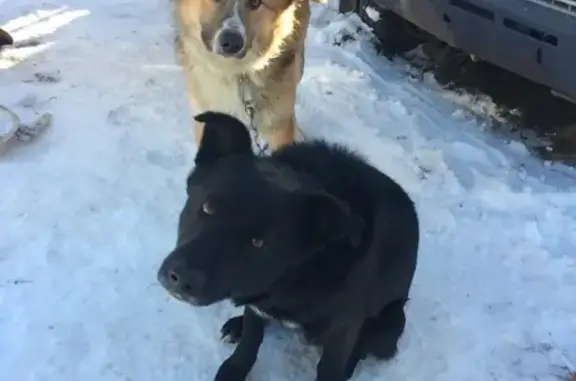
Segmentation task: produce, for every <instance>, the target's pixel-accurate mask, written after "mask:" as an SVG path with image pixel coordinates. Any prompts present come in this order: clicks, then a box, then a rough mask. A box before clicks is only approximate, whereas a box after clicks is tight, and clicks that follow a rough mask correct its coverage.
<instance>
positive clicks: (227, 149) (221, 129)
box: [194, 111, 254, 164]
mask: <svg viewBox="0 0 576 381" xmlns="http://www.w3.org/2000/svg"><path fill="white" fill-rule="evenodd" d="M194 119H195V120H196V121H198V122H201V123H204V133H203V134H202V140H201V141H200V145H199V147H198V153H197V154H196V160H195V162H196V164H205V163H210V162H214V161H216V160H218V159H220V158H222V157H225V156H230V155H253V154H254V153H253V151H252V139H251V137H250V133H249V132H248V129H247V128H246V126H245V125H244V124H243V123H242V122H241V121H240V120H238V119H237V118H235V117H233V116H232V115H230V114H225V113H220V112H213V111H208V112H204V113H201V114H198V115H196V117H195V118H194Z"/></svg>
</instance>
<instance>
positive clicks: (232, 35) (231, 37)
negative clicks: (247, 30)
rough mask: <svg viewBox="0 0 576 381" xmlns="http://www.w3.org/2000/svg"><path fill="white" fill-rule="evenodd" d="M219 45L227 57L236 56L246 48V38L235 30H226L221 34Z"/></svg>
mask: <svg viewBox="0 0 576 381" xmlns="http://www.w3.org/2000/svg"><path fill="white" fill-rule="evenodd" d="M218 43H219V44H220V48H221V49H222V52H223V53H224V54H225V55H227V56H235V55H236V54H238V53H240V51H241V50H242V48H244V37H243V36H242V34H241V33H240V32H239V31H237V30H235V29H225V30H223V31H222V33H220V37H219V38H218Z"/></svg>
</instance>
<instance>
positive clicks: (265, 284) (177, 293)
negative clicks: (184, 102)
mask: <svg viewBox="0 0 576 381" xmlns="http://www.w3.org/2000/svg"><path fill="white" fill-rule="evenodd" d="M196 120H197V121H200V122H203V123H205V132H204V136H203V138H202V141H201V144H200V147H199V150H198V153H197V156H196V167H195V169H194V170H193V171H192V173H191V174H190V177H189V178H188V183H187V186H188V200H187V202H186V205H185V207H184V210H183V211H182V213H181V215H180V222H179V230H178V242H177V247H176V249H175V250H174V251H173V252H172V253H171V254H170V255H168V257H167V258H166V259H165V260H164V262H163V264H162V266H161V268H160V270H159V273H158V278H159V280H160V282H161V283H162V284H163V286H164V287H165V288H166V289H167V290H168V291H169V292H170V293H171V294H172V295H173V296H174V297H176V298H178V299H180V300H183V301H186V302H188V303H190V304H192V305H195V306H206V305H209V304H212V303H216V302H219V301H222V300H225V299H228V300H231V301H232V302H233V303H234V304H235V305H237V306H244V314H243V316H237V317H234V318H232V319H230V320H229V321H228V322H226V323H225V324H224V326H223V327H222V334H223V337H228V338H229V339H230V340H231V341H233V342H238V345H237V347H236V349H235V350H234V353H233V354H232V355H231V356H230V357H229V358H228V359H227V360H226V361H225V362H224V363H223V364H222V365H221V366H220V368H219V370H218V372H217V375H216V380H218V381H242V380H244V379H245V378H246V376H247V374H248V373H249V372H250V369H251V368H252V366H253V365H254V363H255V361H256V357H257V354H258V350H259V347H260V344H261V342H262V339H263V333H264V327H265V323H266V321H267V320H277V321H280V322H284V323H285V325H292V326H297V327H299V328H300V329H301V331H302V332H303V333H304V336H305V337H306V339H307V340H309V341H310V342H311V343H313V344H315V345H318V346H320V347H321V348H322V349H323V351H322V356H321V359H320V361H319V363H318V366H317V377H316V380H317V381H345V380H347V379H348V378H349V377H350V376H351V375H352V373H353V372H354V369H355V367H356V364H357V363H358V361H359V360H360V359H362V358H364V357H366V356H367V355H372V356H375V357H377V358H381V359H389V358H391V357H392V356H394V355H395V353H396V351H397V342H398V339H399V338H400V335H401V334H402V332H403V330H404V325H405V315H404V304H405V302H406V301H407V299H408V292H409V289H410V286H411V284H412V278H413V276H414V271H415V268H416V256H417V251H418V241H419V227H418V217H417V214H416V211H415V209H414V205H413V203H412V201H411V200H410V198H409V197H408V195H407V194H406V193H405V192H404V190H403V189H402V188H401V187H400V186H399V185H398V184H396V183H395V182H394V181H393V180H392V179H390V178H389V177H387V176H385V175H384V174H382V173H380V172H379V171H378V170H376V169H375V168H374V167H372V166H370V165H369V164H367V163H366V162H365V161H363V160H362V159H360V158H359V157H357V156H356V155H354V154H352V153H350V152H348V151H347V150H346V149H344V148H342V147H338V146H334V145H329V144H327V143H325V142H321V141H313V142H305V143H295V144H293V145H290V146H285V147H284V148H281V149H279V150H277V151H276V152H274V153H273V154H272V155H271V156H270V157H258V156H255V155H254V154H253V152H252V148H251V140H250V135H249V133H248V130H247V129H246V127H245V126H244V125H243V124H242V123H241V122H240V121H238V120H237V119H235V118H233V117H231V116H229V115H226V114H220V113H213V112H208V113H203V114H201V115H198V116H197V117H196Z"/></svg>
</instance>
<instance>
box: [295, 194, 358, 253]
mask: <svg viewBox="0 0 576 381" xmlns="http://www.w3.org/2000/svg"><path fill="white" fill-rule="evenodd" d="M294 197H296V198H297V202H296V203H297V208H298V209H299V213H300V217H301V221H302V223H301V226H302V227H303V228H304V229H305V232H304V234H305V237H306V239H307V241H308V242H309V243H310V244H311V245H312V246H323V245H326V244H328V243H330V242H333V241H336V240H339V239H343V238H347V239H348V240H349V242H350V243H351V244H352V245H353V246H358V245H359V244H360V241H361V239H362V231H363V230H364V222H363V220H362V219H361V218H360V217H358V216H357V215H356V214H355V213H354V212H353V211H351V210H350V208H349V207H348V206H347V205H346V204H344V203H343V202H341V201H340V200H338V199H337V198H335V197H333V196H331V195H329V194H328V193H324V192H306V193H304V192H297V193H296V195H295V196H294Z"/></svg>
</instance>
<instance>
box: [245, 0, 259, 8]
mask: <svg viewBox="0 0 576 381" xmlns="http://www.w3.org/2000/svg"><path fill="white" fill-rule="evenodd" d="M260 4H262V0H248V6H249V7H250V9H257V8H258V7H259V6H260Z"/></svg>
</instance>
